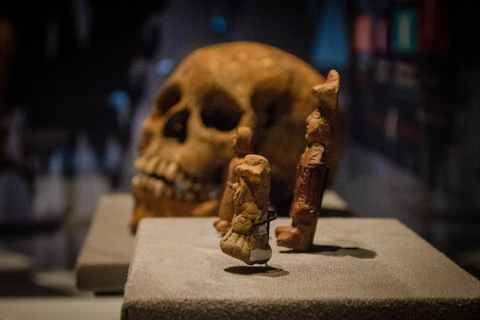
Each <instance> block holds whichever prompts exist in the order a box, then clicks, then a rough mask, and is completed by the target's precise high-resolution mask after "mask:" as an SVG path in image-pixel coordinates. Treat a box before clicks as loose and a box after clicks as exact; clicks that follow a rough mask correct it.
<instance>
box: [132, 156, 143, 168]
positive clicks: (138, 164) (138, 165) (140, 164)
mask: <svg viewBox="0 0 480 320" xmlns="http://www.w3.org/2000/svg"><path fill="white" fill-rule="evenodd" d="M144 164H145V158H138V159H136V160H135V162H134V163H133V167H134V169H135V170H142V169H143V165H144Z"/></svg>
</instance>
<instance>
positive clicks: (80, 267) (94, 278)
mask: <svg viewBox="0 0 480 320" xmlns="http://www.w3.org/2000/svg"><path fill="white" fill-rule="evenodd" d="M132 210H133V200H132V197H131V195H130V194H112V195H108V196H104V197H102V198H101V201H100V203H99V206H98V209H97V212H96V213H95V216H94V218H93V220H92V223H91V225H90V229H89V232H88V235H87V237H86V239H85V242H84V244H83V246H82V250H81V251H80V254H79V256H78V259H77V265H76V270H75V271H76V277H77V279H76V280H77V289H79V290H88V291H94V292H95V293H97V294H121V293H123V288H124V286H125V282H126V281H127V274H128V266H129V265H130V261H131V260H132V257H133V252H134V247H135V237H134V236H133V235H132V234H131V233H130V229H129V228H128V223H129V222H130V219H131V217H132Z"/></svg>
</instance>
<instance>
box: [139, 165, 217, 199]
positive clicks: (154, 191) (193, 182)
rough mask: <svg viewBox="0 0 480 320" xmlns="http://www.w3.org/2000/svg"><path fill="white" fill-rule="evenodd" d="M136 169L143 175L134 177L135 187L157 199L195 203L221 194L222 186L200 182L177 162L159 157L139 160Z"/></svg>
mask: <svg viewBox="0 0 480 320" xmlns="http://www.w3.org/2000/svg"><path fill="white" fill-rule="evenodd" d="M135 168H136V169H137V170H139V171H140V172H141V173H140V174H139V175H137V176H134V177H133V179H132V184H133V186H134V187H135V188H139V189H141V190H143V191H144V192H145V193H147V194H149V195H150V196H153V197H154V198H155V199H159V200H160V199H175V200H179V201H188V202H195V201H207V200H212V199H216V198H218V197H219V194H220V190H221V188H220V186H212V185H210V184H207V183H201V182H199V181H198V179H195V178H194V177H191V176H189V175H188V174H186V173H185V172H184V171H183V170H181V168H180V166H179V165H178V164H177V163H176V162H169V161H167V160H165V159H160V158H157V157H155V158H151V159H145V158H138V159H137V160H136V161H135Z"/></svg>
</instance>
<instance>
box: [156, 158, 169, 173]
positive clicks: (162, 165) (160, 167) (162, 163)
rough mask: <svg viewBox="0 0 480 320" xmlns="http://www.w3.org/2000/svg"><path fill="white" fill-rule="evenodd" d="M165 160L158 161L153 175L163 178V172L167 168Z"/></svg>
mask: <svg viewBox="0 0 480 320" xmlns="http://www.w3.org/2000/svg"><path fill="white" fill-rule="evenodd" d="M167 164H168V162H167V160H160V163H159V164H158V165H157V168H156V170H155V173H156V174H157V175H158V176H163V172H164V171H165V168H166V167H167Z"/></svg>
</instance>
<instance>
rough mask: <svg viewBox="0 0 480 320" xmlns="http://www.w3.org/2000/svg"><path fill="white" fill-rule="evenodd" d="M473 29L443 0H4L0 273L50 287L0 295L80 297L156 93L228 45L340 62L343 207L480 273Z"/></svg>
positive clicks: (472, 21)
mask: <svg viewBox="0 0 480 320" xmlns="http://www.w3.org/2000/svg"><path fill="white" fill-rule="evenodd" d="M478 30H480V29H479V28H478V19H477V18H476V16H475V11H474V10H472V9H471V6H470V5H468V4H466V2H461V1H456V2H454V1H447V0H437V1H436V0H418V1H407V0H403V1H400V0H396V1H394V0H390V1H387V0H384V1H374V0H358V1H345V0H343V1H341V0H318V1H315V0H305V1H251V0H242V1H225V0H223V1H222V0H210V1H143V0H135V1H112V0H105V1H93V0H91V1H90V0H68V1H60V0H57V1H55V0H44V1H33V0H30V1H22V0H16V1H9V0H7V1H2V2H1V3H0V142H1V143H0V260H1V261H3V262H0V280H2V279H3V280H5V279H6V278H8V277H10V279H11V275H12V272H16V271H18V270H27V271H29V272H30V271H31V272H36V273H41V274H43V276H44V278H41V279H47V280H45V281H46V282H48V279H55V280H53V281H52V282H53V283H54V284H53V285H52V284H50V286H49V285H45V281H44V282H42V283H43V286H42V285H41V284H39V283H30V284H28V285H27V284H14V283H18V282H12V281H10V282H9V283H10V285H5V282H3V283H4V284H0V295H2V296H5V295H10V296H15V295H19V296H25V295H26V296H31V295H37V294H38V295H47V294H48V295H51V294H59V295H68V294H74V293H73V292H72V291H71V290H70V291H69V290H66V289H65V288H66V287H69V285H70V284H71V281H73V280H72V279H73V276H72V275H71V273H72V270H73V268H74V265H75V261H76V257H77V255H78V252H79V250H80V248H81V246H82V243H83V240H84V238H85V235H86V233H87V232H88V226H89V223H90V220H91V218H92V216H93V214H94V212H95V209H96V206H97V203H98V200H99V199H100V197H101V196H102V195H104V194H107V193H112V192H129V190H130V179H131V176H132V174H133V168H132V162H133V159H134V158H135V150H136V149H135V147H136V141H137V139H138V133H139V130H140V128H141V124H142V121H143V119H144V118H145V117H146V116H147V114H148V112H149V109H150V106H151V104H152V101H153V98H154V95H155V93H156V92H157V90H158V88H159V87H160V86H161V85H162V83H163V82H164V81H165V80H166V79H167V78H168V76H169V74H170V73H171V72H172V71H173V70H174V69H175V68H176V67H177V66H178V64H179V63H180V62H181V60H182V59H183V58H184V57H185V56H186V55H187V54H188V53H190V52H191V51H192V50H194V49H196V48H198V47H201V46H204V45H208V44H213V43H219V42H226V41H238V40H249V41H257V42H262V43H266V44H270V45H273V46H276V47H279V48H281V49H283V50H285V51H287V52H290V53H292V54H294V55H296V56H298V57H300V58H302V59H303V60H305V61H307V62H309V63H310V64H311V65H312V66H314V67H315V68H316V69H317V70H318V71H319V72H320V73H322V74H324V75H326V74H327V73H328V70H330V69H336V70H337V71H339V73H340V76H341V95H340V103H341V106H342V108H344V110H345V112H346V115H347V121H348V132H347V135H348V139H347V140H348V141H347V142H348V143H347V150H346V154H345V157H344V159H343V163H342V169H341V172H340V174H339V176H338V178H337V181H336V183H335V186H334V188H333V190H334V191H335V192H336V193H337V194H338V195H339V196H340V197H341V198H342V199H343V200H345V202H346V203H347V204H348V207H349V214H351V215H352V216H357V217H389V218H396V219H398V220H400V221H401V222H403V223H405V224H406V225H407V226H409V227H410V228H412V229H413V230H414V231H416V232H417V233H418V234H420V235H421V236H422V237H424V238H425V239H426V240H427V241H429V242H430V243H431V244H432V245H434V246H435V247H436V248H438V249H439V250H441V251H442V252H444V253H445V254H446V255H447V256H449V257H450V258H451V259H453V260H454V261H455V262H457V263H458V264H460V266H462V267H463V268H465V269H466V270H467V271H469V272H471V273H472V274H473V275H475V276H477V277H479V276H480V160H479V159H480V125H479V121H480V107H479V104H480V94H479V92H480V91H479V90H478V88H479V87H480V65H479V61H480V59H479V52H478V50H479V49H478V46H476V42H477V41H478V39H479V37H478ZM49 271H55V272H57V273H55V274H54V276H52V277H51V278H49V277H48V275H49V273H48V272H49ZM59 271H60V272H61V273H58V272H59ZM62 272H63V273H62ZM59 274H61V275H63V278H62V276H61V275H59ZM45 277H46V278H45ZM35 279H39V278H38V277H37V278H35ZM62 279H63V280H62ZM62 281H63V282H62ZM1 282H2V281H0V283H1ZM70 287H71V286H70ZM48 288H53V289H51V290H50V289H48ZM58 288H63V291H62V290H59V289H58ZM49 290H50V291H49Z"/></svg>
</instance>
